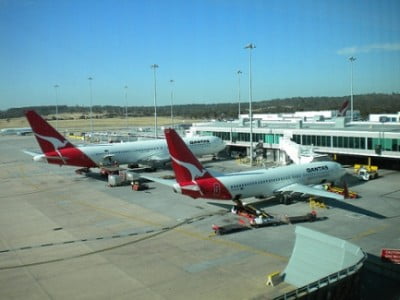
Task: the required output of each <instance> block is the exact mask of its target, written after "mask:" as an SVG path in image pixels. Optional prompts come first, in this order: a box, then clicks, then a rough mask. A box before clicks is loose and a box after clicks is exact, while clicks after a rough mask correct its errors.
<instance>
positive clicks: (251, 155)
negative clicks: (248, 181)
mask: <svg viewBox="0 0 400 300" xmlns="http://www.w3.org/2000/svg"><path fill="white" fill-rule="evenodd" d="M254 48H256V45H254V44H253V43H250V44H248V45H246V46H245V47H244V49H249V118H250V166H252V165H253V110H252V101H253V92H252V85H251V83H252V82H251V79H252V78H251V52H252V50H253V49H254Z"/></svg>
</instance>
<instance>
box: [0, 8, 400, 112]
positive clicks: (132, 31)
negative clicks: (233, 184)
mask: <svg viewBox="0 0 400 300" xmlns="http://www.w3.org/2000/svg"><path fill="white" fill-rule="evenodd" d="M399 12H400V1H398V0H393V1H389V0H388V1H385V0H383V1H376V0H364V1H343V0H335V1H283V0H282V1H267V0H264V1H258V0H252V1H246V0H213V1H211V0H198V1H191V0H186V1H178V0H177V1H161V0H160V1H152V0H150V1H111V0H110V1H102V0H97V1H89V0H87V1H74V0H71V1H67V0H65V1H46V0H43V1H35V0H19V1H13V0H0V45H1V47H0V109H7V108H10V107H21V106H30V105H52V104H54V103H55V89H54V85H55V84H58V85H59V86H60V87H59V88H58V102H59V104H67V105H83V106H88V105H89V104H90V92H89V91H90V89H89V81H88V79H87V78H88V77H89V76H92V77H93V78H94V79H93V81H92V91H93V104H94V105H124V104H125V97H124V95H125V94H124V93H125V89H124V86H125V85H127V86H128V89H127V92H128V93H127V95H128V97H127V98H128V105H130V106H142V105H144V106H147V105H152V104H153V85H154V82H153V72H152V70H151V68H150V65H151V64H158V65H159V68H158V69H157V95H158V96H157V103H158V104H159V105H169V103H170V92H171V83H170V82H169V81H170V80H171V79H173V80H174V84H173V85H174V87H173V88H174V95H175V96H174V103H176V104H186V103H217V102H235V101H237V98H238V75H237V71H238V70H239V69H240V70H241V71H242V72H243V74H242V75H241V95H242V100H243V101H247V100H248V62H249V52H248V50H245V49H244V46H245V45H246V44H248V43H249V42H252V43H254V44H255V45H256V49H254V50H253V51H252V62H253V72H252V73H253V101H258V100H268V99H276V98H287V97H296V96H303V97H306V96H343V95H348V94H349V93H350V63H349V61H348V57H350V56H355V57H356V58H357V60H356V61H355V62H354V93H355V94H363V93H371V92H383V93H392V92H400V18H399V17H398V16H399Z"/></svg>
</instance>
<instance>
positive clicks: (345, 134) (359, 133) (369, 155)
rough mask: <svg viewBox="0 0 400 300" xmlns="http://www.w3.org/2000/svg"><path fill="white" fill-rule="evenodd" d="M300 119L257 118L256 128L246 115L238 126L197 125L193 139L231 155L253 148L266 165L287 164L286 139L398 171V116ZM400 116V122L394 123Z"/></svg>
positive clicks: (308, 115)
mask: <svg viewBox="0 0 400 300" xmlns="http://www.w3.org/2000/svg"><path fill="white" fill-rule="evenodd" d="M300 113H301V114H298V113H294V114H290V115H288V114H273V115H256V114H255V115H254V116H253V122H252V123H253V124H252V128H250V122H249V118H248V116H247V115H241V118H240V119H239V120H235V121H213V122H205V123H194V124H193V125H192V127H191V129H190V134H199V135H215V136H218V137H220V138H222V139H223V140H224V141H225V143H226V144H227V146H228V148H229V151H230V152H231V153H241V154H243V155H247V156H248V155H249V154H250V132H251V131H252V134H253V148H254V149H258V150H259V149H260V148H261V146H262V148H263V149H264V150H265V151H264V157H265V158H266V159H267V160H273V161H281V162H282V163H285V160H287V157H285V155H286V154H285V153H284V151H283V149H282V145H281V144H282V143H281V141H282V139H290V140H291V141H293V142H295V143H297V144H298V145H300V146H304V148H307V147H308V148H310V147H312V149H313V151H314V152H316V153H324V154H329V155H332V157H333V158H334V159H338V158H342V159H346V158H355V160H358V162H359V163H367V162H368V161H369V162H371V160H372V161H373V162H374V163H375V164H376V163H378V162H383V161H386V162H388V161H389V162H390V163H393V164H398V165H400V122H399V121H398V120H399V118H398V116H400V113H398V114H395V115H394V116H395V117H393V116H392V115H391V116H390V117H387V116H386V115H381V116H378V117H377V116H376V115H374V116H373V120H372V121H353V122H351V121H350V118H348V117H336V116H335V111H321V112H300ZM396 116H397V117H396Z"/></svg>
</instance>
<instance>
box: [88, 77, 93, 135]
mask: <svg viewBox="0 0 400 300" xmlns="http://www.w3.org/2000/svg"><path fill="white" fill-rule="evenodd" d="M88 80H89V90H90V139H92V137H93V111H92V106H93V99H92V80H93V77H88Z"/></svg>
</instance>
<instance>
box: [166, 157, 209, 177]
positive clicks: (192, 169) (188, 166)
mask: <svg viewBox="0 0 400 300" xmlns="http://www.w3.org/2000/svg"><path fill="white" fill-rule="evenodd" d="M171 158H172V160H173V161H174V162H176V163H177V164H178V165H180V166H182V167H184V168H186V169H187V170H188V171H189V172H190V175H191V176H192V181H194V180H195V179H196V178H199V177H202V176H203V175H204V174H205V173H206V172H207V171H206V170H205V169H202V170H200V169H199V168H197V167H196V166H195V165H193V164H191V163H187V162H184V161H180V160H178V159H176V158H175V157H173V156H172V155H171Z"/></svg>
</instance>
